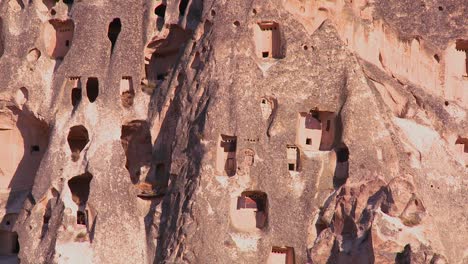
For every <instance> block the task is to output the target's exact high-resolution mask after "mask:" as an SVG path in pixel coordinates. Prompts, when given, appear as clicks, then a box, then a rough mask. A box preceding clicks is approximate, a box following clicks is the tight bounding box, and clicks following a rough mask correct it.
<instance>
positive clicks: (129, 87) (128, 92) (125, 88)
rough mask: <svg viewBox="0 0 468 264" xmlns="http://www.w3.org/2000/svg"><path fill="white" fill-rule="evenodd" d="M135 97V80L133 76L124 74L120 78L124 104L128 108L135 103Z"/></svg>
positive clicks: (121, 97)
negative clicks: (133, 80)
mask: <svg viewBox="0 0 468 264" xmlns="http://www.w3.org/2000/svg"><path fill="white" fill-rule="evenodd" d="M134 97H135V90H134V89H133V82H132V77H131V76H123V77H122V79H121V80H120V100H121V102H122V106H123V107H125V108H128V107H130V106H132V105H133V98H134Z"/></svg>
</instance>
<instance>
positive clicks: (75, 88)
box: [69, 77, 81, 108]
mask: <svg viewBox="0 0 468 264" xmlns="http://www.w3.org/2000/svg"><path fill="white" fill-rule="evenodd" d="M69 81H70V82H71V84H72V90H71V103H72V106H73V108H76V107H78V105H79V104H80V102H81V83H80V77H70V78H69Z"/></svg>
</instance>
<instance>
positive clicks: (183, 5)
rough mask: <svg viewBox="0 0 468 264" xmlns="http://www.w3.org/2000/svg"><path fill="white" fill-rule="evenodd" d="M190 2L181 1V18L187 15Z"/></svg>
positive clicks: (186, 0)
mask: <svg viewBox="0 0 468 264" xmlns="http://www.w3.org/2000/svg"><path fill="white" fill-rule="evenodd" d="M188 2H189V1H188V0H180V3H179V16H184V15H185V10H186V9H187V5H188Z"/></svg>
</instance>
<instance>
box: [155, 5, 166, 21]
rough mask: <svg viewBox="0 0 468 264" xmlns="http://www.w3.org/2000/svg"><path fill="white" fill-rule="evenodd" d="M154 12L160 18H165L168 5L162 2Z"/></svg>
mask: <svg viewBox="0 0 468 264" xmlns="http://www.w3.org/2000/svg"><path fill="white" fill-rule="evenodd" d="M154 14H155V15H157V16H158V17H159V18H164V16H165V15H166V5H165V4H160V5H158V6H157V7H156V8H155V9H154Z"/></svg>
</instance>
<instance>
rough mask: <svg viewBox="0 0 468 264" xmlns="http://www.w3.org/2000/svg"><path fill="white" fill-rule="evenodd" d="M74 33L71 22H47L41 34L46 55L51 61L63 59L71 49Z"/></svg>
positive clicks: (54, 20)
mask: <svg viewBox="0 0 468 264" xmlns="http://www.w3.org/2000/svg"><path fill="white" fill-rule="evenodd" d="M74 31H75V24H74V23H73V20H66V21H62V20H58V19H52V20H49V22H47V23H46V24H45V27H44V32H43V38H44V44H45V49H46V52H47V54H48V55H49V56H50V57H51V58H53V59H63V58H64V57H65V55H66V54H67V53H68V50H70V48H71V44H72V40H73V34H74Z"/></svg>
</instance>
